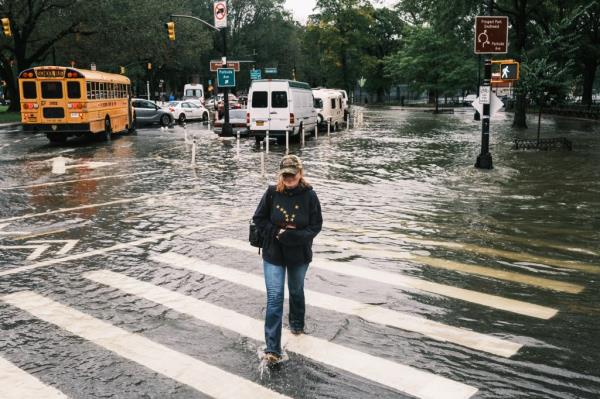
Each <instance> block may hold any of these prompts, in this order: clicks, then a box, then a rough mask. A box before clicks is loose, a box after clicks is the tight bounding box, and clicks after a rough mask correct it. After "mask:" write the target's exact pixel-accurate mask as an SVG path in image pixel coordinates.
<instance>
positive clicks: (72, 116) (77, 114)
mask: <svg viewBox="0 0 600 399" xmlns="http://www.w3.org/2000/svg"><path fill="white" fill-rule="evenodd" d="M71 118H79V113H77V112H71Z"/></svg>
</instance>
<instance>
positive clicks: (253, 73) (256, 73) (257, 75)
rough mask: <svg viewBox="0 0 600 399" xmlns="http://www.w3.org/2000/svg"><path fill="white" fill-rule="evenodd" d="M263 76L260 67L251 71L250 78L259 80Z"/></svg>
mask: <svg viewBox="0 0 600 399" xmlns="http://www.w3.org/2000/svg"><path fill="white" fill-rule="evenodd" d="M261 78H262V73H261V70H260V69H252V70H251V71H250V80H259V79H261Z"/></svg>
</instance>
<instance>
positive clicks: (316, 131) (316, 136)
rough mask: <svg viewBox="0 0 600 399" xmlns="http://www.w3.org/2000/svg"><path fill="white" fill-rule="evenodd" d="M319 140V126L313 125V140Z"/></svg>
mask: <svg viewBox="0 0 600 399" xmlns="http://www.w3.org/2000/svg"><path fill="white" fill-rule="evenodd" d="M318 138H319V125H315V140H316V139H318Z"/></svg>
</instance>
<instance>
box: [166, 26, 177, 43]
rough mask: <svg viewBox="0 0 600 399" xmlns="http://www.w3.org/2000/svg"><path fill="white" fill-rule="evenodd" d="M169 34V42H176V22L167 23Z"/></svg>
mask: <svg viewBox="0 0 600 399" xmlns="http://www.w3.org/2000/svg"><path fill="white" fill-rule="evenodd" d="M165 27H166V28H167V33H168V34H169V40H171V41H175V22H167V23H166V24H165Z"/></svg>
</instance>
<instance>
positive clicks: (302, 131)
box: [300, 126, 305, 147]
mask: <svg viewBox="0 0 600 399" xmlns="http://www.w3.org/2000/svg"><path fill="white" fill-rule="evenodd" d="M300 134H302V136H300V137H301V140H302V147H304V141H305V138H304V126H302V127H301V128H300Z"/></svg>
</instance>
